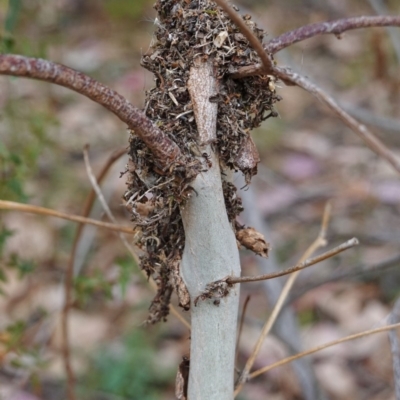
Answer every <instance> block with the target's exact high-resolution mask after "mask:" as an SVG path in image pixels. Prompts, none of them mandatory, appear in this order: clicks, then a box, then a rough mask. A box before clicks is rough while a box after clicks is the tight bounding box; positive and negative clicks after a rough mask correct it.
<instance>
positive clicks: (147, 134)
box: [0, 54, 180, 168]
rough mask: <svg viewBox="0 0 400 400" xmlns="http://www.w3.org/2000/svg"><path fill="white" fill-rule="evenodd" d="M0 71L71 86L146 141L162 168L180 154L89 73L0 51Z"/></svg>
mask: <svg viewBox="0 0 400 400" xmlns="http://www.w3.org/2000/svg"><path fill="white" fill-rule="evenodd" d="M0 74H3V75H12V76H21V77H25V78H34V79H39V80H41V81H46V82H52V83H55V84H57V85H61V86H64V87H67V88H68V89H71V90H74V91H75V92H78V93H80V94H82V95H84V96H86V97H88V98H89V99H91V100H93V101H95V102H96V103H99V104H101V105H102V106H103V107H105V108H107V109H108V110H110V111H111V112H112V113H114V114H115V115H116V116H117V117H118V118H119V119H120V120H121V121H123V122H125V123H126V124H127V125H128V127H129V128H130V129H132V130H134V131H135V133H136V134H137V135H138V136H139V137H140V138H141V139H142V140H143V141H144V142H145V143H146V145H147V147H148V148H149V149H150V150H151V151H152V152H153V154H154V155H155V156H156V158H157V160H158V162H159V163H160V164H161V166H162V167H163V168H167V167H169V166H170V165H171V163H172V162H174V161H177V159H178V157H179V156H180V150H179V147H178V146H177V145H176V144H175V142H173V141H172V140H171V139H170V138H169V136H167V134H166V133H164V132H162V131H161V130H160V129H158V128H157V127H156V126H154V125H153V123H152V122H151V121H150V119H149V118H147V117H146V115H145V114H144V113H143V112H142V111H140V110H138V109H137V108H136V107H134V106H133V105H132V104H131V103H130V102H129V101H128V100H126V99H125V97H123V96H121V95H120V94H119V93H117V92H115V91H114V90H112V89H110V88H109V87H107V86H105V85H103V84H102V83H100V82H98V81H96V80H95V79H93V78H90V77H89V76H87V75H85V74H83V73H81V72H78V71H75V70H74V69H72V68H68V67H66V66H64V65H61V64H57V63H53V62H51V61H47V60H43V59H41V58H30V57H24V56H19V55H15V54H2V55H0Z"/></svg>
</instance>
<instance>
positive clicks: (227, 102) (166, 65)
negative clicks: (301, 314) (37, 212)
mask: <svg viewBox="0 0 400 400" xmlns="http://www.w3.org/2000/svg"><path fill="white" fill-rule="evenodd" d="M155 9H156V10H157V12H158V19H157V20H156V25H157V29H156V32H155V35H154V38H153V41H152V44H151V47H150V49H149V51H148V52H147V54H145V55H144V56H143V58H142V66H143V67H145V68H146V69H148V70H149V71H151V72H153V73H154V76H155V82H156V87H155V88H153V89H152V90H150V91H148V92H147V93H146V105H145V113H146V115H147V117H149V118H150V119H151V120H152V121H153V123H154V124H155V125H156V126H157V127H158V128H159V129H160V130H161V131H163V132H165V133H167V134H168V135H169V137H171V138H172V139H173V140H174V142H175V143H176V144H177V145H178V146H179V148H180V150H181V153H182V155H181V157H180V159H179V160H178V161H177V162H175V163H173V164H171V166H170V168H169V169H168V170H165V169H162V168H160V166H158V165H157V163H156V161H155V160H154V157H153V155H152V154H151V152H150V151H149V149H148V148H147V147H146V146H145V144H144V143H143V141H142V140H141V139H140V138H139V137H138V136H136V135H135V133H134V132H132V134H131V138H130V150H129V155H130V162H129V165H128V167H127V173H128V174H129V176H128V190H127V192H126V193H125V196H124V199H125V201H126V203H127V205H128V206H129V210H130V211H131V215H132V220H133V221H134V222H135V224H136V226H137V239H138V245H139V246H140V247H141V248H142V249H143V250H144V251H145V255H144V256H142V258H141V267H142V268H144V269H145V270H146V272H147V274H148V275H149V276H150V275H152V276H153V277H154V279H155V281H156V282H157V285H158V293H157V295H156V297H155V299H154V300H153V303H152V305H151V307H150V317H149V322H151V323H154V322H157V321H159V320H161V319H165V317H166V316H167V315H168V305H169V300H170V297H171V293H172V288H173V287H175V288H176V287H178V286H179V285H180V283H179V282H176V279H175V278H174V277H176V276H179V274H177V273H176V265H177V263H179V261H180V259H181V255H182V251H183V247H184V244H185V238H184V230H183V225H182V221H181V216H180V211H179V207H180V206H182V205H184V202H185V201H186V200H187V199H188V198H189V197H190V196H195V195H196V193H194V191H193V190H192V189H191V187H190V182H191V181H192V180H193V179H194V177H195V176H196V175H197V174H199V173H201V171H204V170H206V169H207V168H209V166H210V165H209V164H210V161H209V159H208V155H207V154H204V153H202V151H201V146H202V145H204V143H199V139H198V134H197V129H196V122H195V119H194V114H193V109H192V104H191V100H190V95H189V92H188V88H187V82H188V79H189V71H190V67H191V66H192V65H193V63H194V62H195V60H198V59H199V58H200V59H203V60H210V59H211V60H212V61H213V65H214V67H215V76H216V77H217V80H218V85H219V89H218V93H215V96H212V97H211V98H210V101H211V102H217V103H218V121H217V140H216V142H215V143H213V144H212V145H213V148H214V151H216V152H217V153H218V155H219V157H220V160H221V163H222V164H223V165H224V167H228V168H231V169H234V170H241V171H242V172H243V173H244V174H245V176H246V180H247V182H249V181H250V179H251V176H252V175H254V174H255V173H256V172H257V162H258V161H259V159H258V154H257V152H256V149H255V146H254V143H252V140H251V137H250V131H251V130H252V129H253V128H255V127H258V126H259V125H260V124H261V122H262V121H263V120H265V119H266V118H268V117H269V116H271V115H273V116H275V115H276V113H275V111H274V110H273V104H274V103H275V102H276V101H279V100H280V97H279V96H278V95H277V94H276V92H275V85H274V84H273V83H274V81H275V78H274V77H272V76H268V75H265V76H252V77H248V78H245V79H241V80H236V81H235V80H233V79H232V78H230V77H229V73H230V72H233V71H235V70H237V69H238V68H239V67H243V66H247V65H252V64H254V63H256V62H257V61H259V60H258V56H257V54H256V52H255V51H254V50H253V49H251V48H250V47H249V44H248V41H247V39H246V38H245V37H244V36H243V35H242V34H241V33H240V31H239V30H238V28H236V26H234V25H233V24H232V22H231V21H230V19H229V18H228V17H227V16H226V15H225V13H224V12H223V11H222V10H221V9H220V8H219V7H217V6H216V4H215V3H214V2H212V1H209V0H191V1H188V0H158V1H157V2H156V4H155ZM243 19H244V20H245V22H246V24H247V25H248V26H249V27H250V28H251V29H252V30H253V31H254V33H255V34H256V36H257V37H258V38H259V39H260V41H262V39H263V36H264V32H263V31H262V30H261V29H259V28H258V27H257V25H256V24H255V23H254V22H253V21H252V20H251V17H250V16H249V15H245V16H243ZM244 149H250V150H249V154H248V155H246V154H244ZM224 194H225V202H226V207H227V212H228V216H229V219H230V220H231V221H232V223H233V226H234V225H235V224H234V220H235V218H236V216H237V215H238V214H239V213H240V211H241V210H242V207H241V202H240V199H238V197H237V195H236V189H235V188H234V186H233V185H231V184H225V185H224ZM173 271H174V272H173ZM181 305H182V306H183V307H185V308H187V307H188V304H181Z"/></svg>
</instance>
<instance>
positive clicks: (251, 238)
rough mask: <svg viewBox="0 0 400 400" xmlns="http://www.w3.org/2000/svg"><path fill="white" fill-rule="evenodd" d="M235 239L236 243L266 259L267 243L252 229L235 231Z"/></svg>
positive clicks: (261, 235)
mask: <svg viewBox="0 0 400 400" xmlns="http://www.w3.org/2000/svg"><path fill="white" fill-rule="evenodd" d="M236 239H237V240H238V242H239V243H240V244H241V245H242V246H244V247H246V248H247V249H249V250H251V251H253V252H254V253H256V254H258V255H259V256H261V257H264V258H267V257H268V252H269V243H268V242H267V241H266V240H265V237H264V235H263V234H261V233H260V232H258V231H256V230H255V229H254V228H252V227H248V228H242V229H236Z"/></svg>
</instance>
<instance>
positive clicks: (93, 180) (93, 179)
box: [83, 146, 190, 329]
mask: <svg viewBox="0 0 400 400" xmlns="http://www.w3.org/2000/svg"><path fill="white" fill-rule="evenodd" d="M88 149H89V146H85V148H84V150H83V158H84V160H85V166H86V172H87V175H88V177H89V180H90V183H91V185H92V187H93V189H94V191H95V192H96V195H97V197H98V199H99V201H100V204H101V205H102V207H103V209H104V212H105V213H106V214H107V217H108V218H109V219H110V220H111V221H115V217H114V215H113V214H112V212H111V210H110V207H109V206H108V204H107V202H106V200H105V198H104V196H103V193H102V192H101V189H100V187H99V185H98V183H97V180H96V177H95V175H94V174H93V170H92V167H91V165H90V161H89V152H88ZM118 236H119V238H120V239H121V241H122V243H123V245H124V246H125V248H126V249H127V250H128V252H129V254H130V255H131V256H132V258H133V259H134V260H135V262H136V264H137V265H139V264H140V260H139V258H138V256H137V254H136V253H135V251H134V250H133V248H132V246H131V245H130V244H129V243H128V241H127V240H126V238H125V236H124V235H123V234H122V233H118ZM141 272H142V274H143V276H145V277H146V279H147V275H145V272H144V271H141ZM149 282H150V286H151V288H152V289H153V290H156V289H157V285H156V284H155V282H154V281H153V280H152V279H149ZM170 310H171V313H172V314H173V315H175V317H176V318H178V319H179V321H181V322H182V324H183V325H185V326H186V327H187V328H188V329H190V324H189V323H188V322H187V321H186V319H185V318H183V317H182V315H181V314H180V313H179V312H178V310H176V308H175V307H174V306H173V305H170Z"/></svg>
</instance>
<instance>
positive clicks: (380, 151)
mask: <svg viewBox="0 0 400 400" xmlns="http://www.w3.org/2000/svg"><path fill="white" fill-rule="evenodd" d="M274 72H275V74H276V76H277V77H279V78H280V79H282V80H283V81H285V82H290V83H292V84H294V85H297V86H299V87H301V88H303V89H304V90H306V91H307V92H309V93H311V94H313V95H314V96H315V97H316V98H317V99H318V100H320V101H321V102H322V103H324V104H326V105H327V106H328V107H329V108H330V109H331V110H332V111H333V112H334V113H335V114H336V115H337V116H338V117H339V118H340V119H341V120H342V121H343V122H344V123H345V124H346V125H347V126H348V127H349V128H350V129H351V130H352V131H354V132H355V133H356V134H357V135H358V136H359V137H360V138H361V139H362V140H363V141H364V142H365V143H366V145H367V146H368V147H369V148H370V149H371V150H372V151H373V152H374V153H376V154H377V155H379V156H380V157H382V158H383V159H384V160H386V161H387V162H388V163H389V164H391V165H392V167H393V168H394V169H395V170H396V171H397V172H399V173H400V160H399V159H398V158H397V157H396V156H395V155H394V154H393V153H392V151H390V149H389V148H388V147H386V145H385V144H384V143H383V142H382V141H381V140H379V139H378V138H377V137H376V136H375V135H374V134H373V133H372V132H371V131H370V130H369V129H368V128H367V127H366V126H365V125H363V124H361V123H360V122H358V121H357V120H356V119H354V118H353V117H352V116H351V115H350V114H348V113H347V112H346V111H345V110H344V109H343V108H341V107H340V106H339V105H338V103H336V101H335V100H334V99H333V98H332V97H331V96H329V95H328V94H327V93H326V92H325V91H324V90H322V89H321V88H320V87H318V86H317V85H315V84H314V83H312V82H311V81H309V80H308V79H307V78H305V77H304V76H301V75H299V74H297V73H295V72H292V71H290V70H289V69H288V68H275V71H274Z"/></svg>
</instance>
